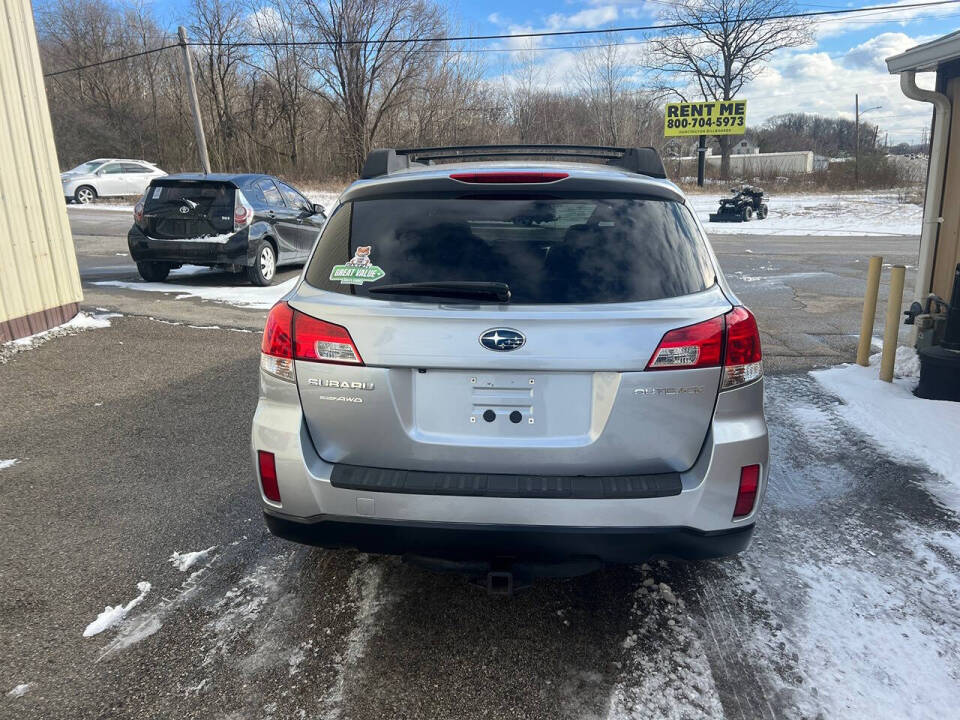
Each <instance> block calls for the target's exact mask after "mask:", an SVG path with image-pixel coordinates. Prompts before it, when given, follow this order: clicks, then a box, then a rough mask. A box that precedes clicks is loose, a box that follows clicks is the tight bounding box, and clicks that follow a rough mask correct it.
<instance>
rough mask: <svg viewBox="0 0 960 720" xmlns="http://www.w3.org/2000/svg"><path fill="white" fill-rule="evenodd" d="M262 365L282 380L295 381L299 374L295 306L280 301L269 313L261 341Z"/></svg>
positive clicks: (265, 369) (266, 370)
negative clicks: (294, 351) (294, 341)
mask: <svg viewBox="0 0 960 720" xmlns="http://www.w3.org/2000/svg"><path fill="white" fill-rule="evenodd" d="M260 352H261V355H260V367H261V368H262V369H263V370H264V371H265V372H268V373H270V374H271V375H275V376H276V377H278V378H280V379H281V380H289V381H291V382H293V381H294V380H296V379H297V374H296V371H295V369H294V365H293V308H292V307H290V306H289V305H287V304H286V303H285V302H279V303H277V304H276V305H274V306H273V308H271V310H270V314H269V315H267V324H266V327H264V329H263V341H262V342H261V343H260Z"/></svg>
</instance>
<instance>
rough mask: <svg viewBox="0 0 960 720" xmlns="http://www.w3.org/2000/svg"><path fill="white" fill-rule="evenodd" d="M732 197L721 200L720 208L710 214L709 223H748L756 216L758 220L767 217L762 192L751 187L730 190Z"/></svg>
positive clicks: (745, 186)
mask: <svg viewBox="0 0 960 720" xmlns="http://www.w3.org/2000/svg"><path fill="white" fill-rule="evenodd" d="M730 192H732V193H733V197H728V198H721V199H720V208H719V209H718V210H717V212H715V213H710V222H749V221H750V220H752V219H753V216H754V215H756V216H757V218H758V219H759V220H763V219H764V218H765V217H767V204H766V203H765V202H764V201H763V190H762V189H761V188H758V187H754V186H753V185H743V186H741V187H740V188H739V189H737V188H731V190H730Z"/></svg>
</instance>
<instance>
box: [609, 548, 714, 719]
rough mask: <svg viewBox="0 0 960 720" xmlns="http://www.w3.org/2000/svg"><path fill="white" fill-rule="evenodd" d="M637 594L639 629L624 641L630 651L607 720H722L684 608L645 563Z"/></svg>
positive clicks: (635, 615)
mask: <svg viewBox="0 0 960 720" xmlns="http://www.w3.org/2000/svg"><path fill="white" fill-rule="evenodd" d="M640 571H641V573H642V581H641V584H640V586H639V587H638V588H637V589H636V591H635V592H634V595H633V609H632V613H631V615H632V617H633V620H634V622H635V623H636V626H635V628H634V629H633V630H631V631H630V632H629V633H628V635H627V637H626V638H625V639H624V641H623V648H624V649H625V650H627V651H629V655H628V657H627V659H626V662H625V663H624V665H623V671H622V673H621V676H620V678H619V679H618V681H617V683H616V684H615V685H614V687H613V690H612V692H611V696H610V705H609V709H608V712H607V718H608V720H615V719H616V720H619V719H620V718H671V719H672V718H677V719H678V720H679V719H680V718H683V720H692V719H694V718H722V717H723V716H724V714H723V707H722V706H721V704H720V699H719V695H718V693H717V688H716V685H715V684H714V679H713V673H712V671H711V669H710V661H709V660H708V658H707V656H706V654H705V652H704V649H703V647H702V645H701V643H700V640H699V638H698V634H697V632H696V630H695V625H694V621H693V620H691V619H690V617H689V616H688V615H687V611H686V604H685V602H684V600H683V599H682V598H678V597H677V596H676V594H675V593H674V591H673V589H672V588H671V587H670V586H669V585H668V584H666V583H664V582H657V580H656V578H655V577H654V575H653V570H652V568H651V567H650V566H649V565H647V564H646V563H644V564H643V565H642V566H641V568H640Z"/></svg>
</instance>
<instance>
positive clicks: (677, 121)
mask: <svg viewBox="0 0 960 720" xmlns="http://www.w3.org/2000/svg"><path fill="white" fill-rule="evenodd" d="M746 129H747V101H746V100H717V101H715V102H680V103H667V110H666V113H665V115H664V118H663V134H664V135H665V136H666V137H688V136H691V135H692V136H697V135H743V133H744V131H745V130H746Z"/></svg>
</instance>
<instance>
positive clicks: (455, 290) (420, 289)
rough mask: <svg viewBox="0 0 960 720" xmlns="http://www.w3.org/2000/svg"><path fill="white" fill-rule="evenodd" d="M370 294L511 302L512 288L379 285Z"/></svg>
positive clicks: (459, 284) (493, 284) (497, 285)
mask: <svg viewBox="0 0 960 720" xmlns="http://www.w3.org/2000/svg"><path fill="white" fill-rule="evenodd" d="M369 292H370V293H378V294H384V295H423V296H428V297H446V298H460V299H463V300H496V301H497V302H504V303H505V302H510V286H509V285H507V284H506V283H501V282H461V281H450V282H415V283H395V284H393V285H377V286H376V287H372V288H370V291H369Z"/></svg>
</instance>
